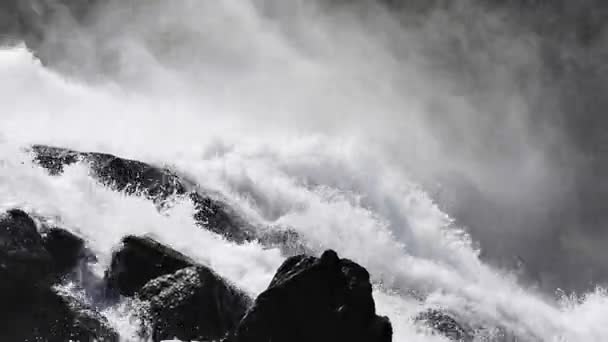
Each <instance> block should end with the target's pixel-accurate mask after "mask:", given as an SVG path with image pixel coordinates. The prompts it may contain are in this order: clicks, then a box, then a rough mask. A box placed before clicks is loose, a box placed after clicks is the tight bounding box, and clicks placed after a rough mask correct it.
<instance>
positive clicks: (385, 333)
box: [229, 250, 392, 342]
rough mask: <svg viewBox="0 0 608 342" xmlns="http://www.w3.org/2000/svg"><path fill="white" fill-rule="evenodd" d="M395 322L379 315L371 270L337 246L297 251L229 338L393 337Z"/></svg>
mask: <svg viewBox="0 0 608 342" xmlns="http://www.w3.org/2000/svg"><path fill="white" fill-rule="evenodd" d="M391 339H392V326H391V323H390V322H389V320H388V318H386V317H380V316H377V315H376V310H375V303H374V299H373V297H372V286H371V284H370V280H369V273H368V272H367V271H366V270H365V268H363V267H361V266H360V265H358V264H356V263H354V262H353V261H350V260H348V259H340V258H339V257H338V255H337V254H336V253H335V252H334V251H331V250H329V251H326V252H325V253H323V255H322V256H321V257H320V258H315V257H310V256H304V255H300V256H295V257H291V258H289V259H287V260H286V261H285V262H284V263H283V265H281V267H280V268H279V270H278V271H277V274H276V275H275V277H274V278H273V280H272V282H271V283H270V285H269V286H268V289H267V290H266V291H264V292H263V293H262V294H260V295H259V296H258V298H257V299H256V300H255V303H254V305H253V307H252V308H251V309H250V310H249V311H248V312H247V314H246V315H245V317H244V318H243V320H242V321H241V323H240V324H239V326H238V328H237V329H236V331H235V332H234V334H233V335H232V336H231V337H230V339H229V341H230V342H258V341H274V342H299V341H302V342H305V341H317V342H323V341H327V342H329V341H332V342H335V341H344V342H346V341H348V342H357V341H361V342H363V341H365V342H388V341H391Z"/></svg>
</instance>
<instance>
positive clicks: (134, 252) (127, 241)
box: [106, 236, 195, 296]
mask: <svg viewBox="0 0 608 342" xmlns="http://www.w3.org/2000/svg"><path fill="white" fill-rule="evenodd" d="M194 264H195V263H194V262H193V261H192V260H190V259H189V258H188V257H186V256H185V255H183V254H181V253H179V252H177V251H175V250H173V249H171V248H169V247H167V246H164V245H162V244H160V243H158V242H157V241H155V240H153V239H151V238H149V237H137V236H127V237H125V238H124V239H123V240H122V246H121V247H120V248H119V249H118V250H117V251H116V252H115V253H114V255H113V256H112V264H111V266H110V269H109V270H108V271H107V272H106V281H107V284H108V287H109V289H110V290H112V291H116V292H118V293H120V294H121V295H123V296H133V295H134V294H135V293H136V292H137V291H139V290H140V289H141V288H142V287H143V286H144V285H145V284H146V283H147V282H148V281H150V280H152V279H154V278H157V277H160V276H162V275H165V274H171V273H174V272H175V271H177V270H180V269H182V268H186V267H189V266H193V265H194Z"/></svg>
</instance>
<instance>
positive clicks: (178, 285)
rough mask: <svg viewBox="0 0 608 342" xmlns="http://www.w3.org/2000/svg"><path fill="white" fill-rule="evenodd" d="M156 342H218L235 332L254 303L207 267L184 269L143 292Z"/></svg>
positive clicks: (148, 286) (167, 276)
mask: <svg viewBox="0 0 608 342" xmlns="http://www.w3.org/2000/svg"><path fill="white" fill-rule="evenodd" d="M138 298H139V299H140V300H142V301H145V302H146V303H145V304H144V306H143V307H144V308H145V314H144V317H145V318H146V320H147V321H148V322H149V325H150V328H151V335H152V336H151V337H152V340H153V341H162V340H165V339H169V338H174V337H176V338H178V339H180V340H184V341H190V340H197V341H201V340H202V341H205V340H216V339H218V338H221V337H224V336H225V335H226V334H227V333H228V332H230V331H232V330H233V329H234V328H235V327H236V325H237V324H238V322H239V321H240V320H241V318H242V317H243V316H244V315H245V312H246V310H247V308H248V307H249V306H250V304H251V300H250V299H249V297H247V296H246V295H245V294H243V293H242V292H241V291H239V290H238V289H236V288H235V287H234V286H232V285H231V284H229V283H228V282H227V281H226V280H224V279H222V278H221V277H219V276H218V275H217V274H215V273H214V272H213V271H211V270H210V269H208V268H207V267H203V266H193V267H188V268H184V269H181V270H179V271H177V272H175V273H173V274H167V275H164V276H161V277H159V278H156V279H153V280H152V281H150V282H148V283H147V284H146V285H145V286H144V287H143V288H142V289H141V291H139V294H138Z"/></svg>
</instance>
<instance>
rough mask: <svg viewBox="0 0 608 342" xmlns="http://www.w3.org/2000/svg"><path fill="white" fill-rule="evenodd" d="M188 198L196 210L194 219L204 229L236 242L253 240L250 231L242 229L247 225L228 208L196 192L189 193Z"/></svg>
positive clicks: (253, 235) (251, 231)
mask: <svg viewBox="0 0 608 342" xmlns="http://www.w3.org/2000/svg"><path fill="white" fill-rule="evenodd" d="M189 197H190V199H191V200H192V203H194V208H195V210H196V211H195V214H194V219H195V220H196V222H198V224H200V225H201V226H203V227H204V228H206V229H208V230H210V231H212V232H214V233H217V234H221V235H223V236H225V237H226V238H228V239H229V240H231V241H236V242H245V241H251V240H253V239H254V238H255V234H254V233H253V230H252V229H250V228H245V229H244V227H247V226H248V224H247V223H246V222H243V220H239V218H238V217H239V215H238V214H237V213H235V212H234V211H233V210H231V209H230V208H229V207H228V206H226V205H224V204H222V203H220V202H219V201H216V200H213V199H212V198H210V197H208V196H204V195H202V194H200V193H198V192H192V193H190V195H189ZM237 221H238V222H237Z"/></svg>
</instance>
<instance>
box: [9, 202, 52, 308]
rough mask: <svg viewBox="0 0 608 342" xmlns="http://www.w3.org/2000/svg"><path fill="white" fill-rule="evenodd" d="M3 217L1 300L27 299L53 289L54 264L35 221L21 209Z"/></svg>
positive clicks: (11, 211)
mask: <svg viewBox="0 0 608 342" xmlns="http://www.w3.org/2000/svg"><path fill="white" fill-rule="evenodd" d="M0 215H2V216H0V279H2V281H0V297H5V296H9V297H13V298H15V297H20V296H21V295H26V296H27V295H28V294H29V293H30V292H31V291H33V290H34V289H36V288H40V287H48V286H50V285H51V284H52V283H53V280H54V279H53V270H54V265H53V260H52V258H51V255H50V254H49V252H48V251H47V250H46V249H45V248H44V244H43V240H42V237H41V236H40V234H39V233H38V230H37V228H36V223H35V222H34V220H33V219H32V218H31V217H30V216H29V215H28V214H26V213H25V212H23V211H21V210H19V209H14V210H9V211H8V212H6V213H5V214H0Z"/></svg>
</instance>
